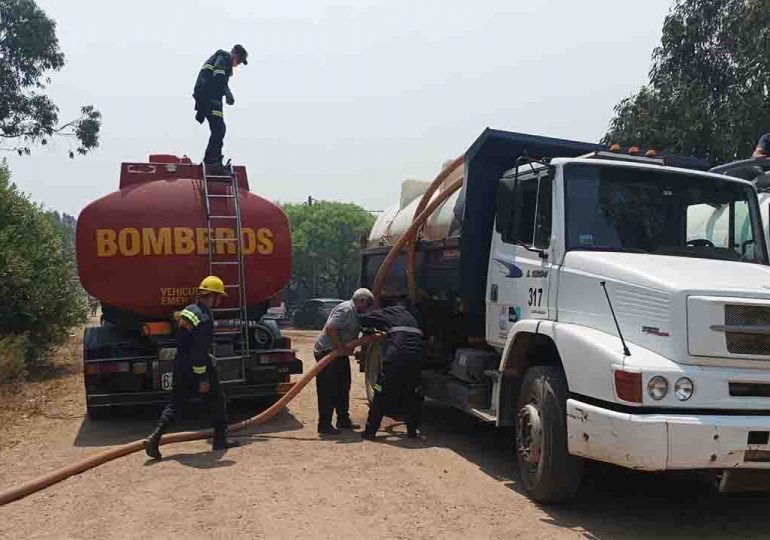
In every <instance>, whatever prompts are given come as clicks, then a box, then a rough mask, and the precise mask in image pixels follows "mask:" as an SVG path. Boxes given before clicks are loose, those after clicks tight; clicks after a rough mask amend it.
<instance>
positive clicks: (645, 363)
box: [538, 321, 673, 403]
mask: <svg viewBox="0 0 770 540" xmlns="http://www.w3.org/2000/svg"><path fill="white" fill-rule="evenodd" d="M538 332H539V333H541V334H544V335H547V336H548V337H549V338H550V339H551V340H552V341H553V343H554V345H555V347H556V350H557V351H558V355H559V357H560V358H561V363H562V368H563V369H564V373H565V375H566V377H567V384H568V387H569V392H570V394H579V395H585V396H590V397H592V398H595V399H601V400H603V401H607V402H611V403H612V402H615V401H616V397H615V380H614V376H613V372H614V371H615V370H616V369H617V368H618V367H628V368H637V369H647V370H649V369H654V368H662V369H666V368H668V369H670V368H671V367H672V365H673V363H672V362H671V361H670V360H668V359H666V358H665V357H663V356H661V355H659V354H658V353H656V352H654V351H651V350H649V349H647V348H645V347H640V346H639V345H636V344H634V343H628V347H629V349H630V351H631V356H630V357H625V356H624V355H623V346H622V344H621V342H620V338H619V337H618V336H617V335H616V334H608V333H607V332H602V331H601V330H596V329H595V328H589V327H586V326H581V325H577V324H571V323H561V322H553V321H543V323H542V324H541V325H539V327H538Z"/></svg>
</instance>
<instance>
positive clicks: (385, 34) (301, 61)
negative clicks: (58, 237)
mask: <svg viewBox="0 0 770 540" xmlns="http://www.w3.org/2000/svg"><path fill="white" fill-rule="evenodd" d="M37 1H38V4H39V5H40V6H41V7H42V8H43V9H44V10H45V11H46V12H47V13H48V15H49V16H51V17H53V18H54V19H55V20H56V21H57V23H58V27H57V31H58V36H59V40H60V45H61V48H62V50H63V51H64V53H65V54H66V60H67V64H66V66H65V68H64V69H63V70H62V71H60V72H58V73H54V74H52V77H53V81H52V84H51V85H50V87H49V91H50V94H51V95H52V96H53V98H54V99H55V101H56V102H57V104H58V105H59V106H60V109H61V118H62V120H67V119H70V118H72V117H74V116H75V115H76V112H77V109H78V107H79V106H80V105H83V104H93V105H95V106H96V107H97V108H98V109H99V110H101V112H102V113H103V115H104V125H103V129H102V138H101V147H100V148H99V149H98V150H96V151H95V152H94V153H93V154H91V155H89V156H86V157H77V158H76V159H75V160H74V161H72V160H69V159H68V158H67V157H66V152H67V150H68V148H69V143H68V142H67V141H63V140H59V141H58V142H56V143H55V144H53V145H50V146H49V147H48V148H40V149H37V150H36V151H35V152H34V153H33V155H32V156H31V157H23V158H19V157H15V156H14V155H9V156H8V159H9V162H10V165H11V168H12V171H13V176H14V180H15V181H16V182H17V183H18V184H19V185H20V186H21V187H22V189H24V190H25V191H27V192H28V193H30V194H31V196H32V198H33V199H34V200H36V201H39V202H42V203H44V204H45V205H47V206H48V207H50V208H54V209H58V210H60V211H65V212H68V213H71V214H75V215H77V214H78V213H79V212H80V210H81V209H82V208H83V207H84V206H85V205H86V204H88V203H89V202H90V201H92V200H93V199H96V198H98V197H100V196H102V195H104V194H106V193H109V192H111V191H114V190H115V189H116V188H117V183H118V171H119V164H120V162H122V161H144V160H146V156H147V155H148V154H149V153H151V152H152V153H175V154H179V155H181V154H187V155H189V156H190V157H191V158H192V159H193V161H196V162H197V161H200V159H201V157H202V155H203V149H204V147H205V143H206V140H207V137H208V127H207V126H206V125H205V124H204V125H203V126H201V125H199V124H197V123H196V122H195V120H194V118H193V117H194V111H193V101H192V97H191V95H190V94H191V92H192V86H193V84H194V81H195V77H196V76H197V73H198V70H199V69H200V66H201V64H202V63H203V61H204V60H205V59H206V58H207V57H208V56H209V55H211V54H212V53H213V52H214V51H215V50H216V49H218V48H225V49H228V50H229V49H230V48H231V46H232V45H233V44H234V43H236V42H239V43H242V44H243V45H244V46H245V47H246V49H247V50H248V51H249V65H248V66H241V67H239V68H237V69H236V71H235V74H234V76H233V77H232V78H231V80H230V87H231V89H232V91H233V94H234V95H235V99H236V103H235V106H234V107H226V109H225V120H226V122H227V138H226V139H225V149H224V152H225V155H226V156H232V157H233V161H234V162H236V163H242V164H245V165H246V166H247V167H248V172H249V178H250V181H251V189H252V191H254V192H256V193H259V194H261V195H263V196H265V197H267V198H270V199H278V200H281V201H300V200H304V199H306V197H307V196H308V195H312V196H313V197H315V198H319V199H333V200H343V201H352V202H356V203H359V204H361V205H363V206H365V207H366V208H368V209H373V210H377V209H382V208H384V207H386V206H389V205H390V204H391V203H393V202H395V201H396V200H397V197H398V191H399V186H400V182H401V181H402V180H403V179H404V178H407V177H410V178H420V179H430V178H432V177H433V176H435V174H436V173H437V172H438V169H439V167H440V165H441V163H442V162H443V161H444V160H446V159H448V158H450V157H454V156H456V155H459V154H461V153H462V152H463V151H464V150H465V149H467V147H468V146H470V144H471V143H472V142H473V141H474V139H475V138H476V137H477V136H478V135H479V134H480V133H481V132H482V131H483V129H484V128H485V127H487V126H489V127H494V128H499V129H507V130H511V131H521V132H526V133H534V134H539V135H548V136H554V137H562V138H572V139H577V140H585V141H597V140H598V139H599V138H600V137H601V136H602V134H603V133H604V132H605V130H606V127H607V123H608V121H609V119H610V118H611V115H612V108H613V106H614V105H615V104H616V103H617V101H618V100H620V99H621V98H623V97H626V96H628V95H630V94H631V93H633V92H634V91H636V90H637V89H638V88H639V86H640V85H642V84H643V83H644V82H645V81H646V76H647V72H648V69H649V65H650V55H651V52H652V49H653V48H654V47H655V46H656V45H657V44H658V42H659V39H660V31H661V26H662V23H663V18H664V17H665V15H666V13H667V12H668V9H669V6H670V5H671V0H647V1H645V2H634V3H630V2H617V1H614V2H609V1H592V0H584V1H582V2H575V1H568V0H527V1H523V0H487V1H484V0H479V1H477V2H470V1H467V0H463V1H460V0H444V1H438V0H434V1H426V0H412V1H402V0H390V1H385V0H351V1H348V2H341V1H322V0H294V1H291V0H283V1H273V0H258V1H255V0H251V1H247V0H230V1H228V2H221V1H214V0H208V1H193V0H186V1H182V0H178V1H169V0H164V1H157V0H156V1H153V2H150V1H147V0H133V1H130V2H123V1H121V2H113V1H101V2H99V1H95V0H66V1H65V0H37Z"/></svg>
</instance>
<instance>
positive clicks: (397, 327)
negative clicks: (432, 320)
mask: <svg viewBox="0 0 770 540" xmlns="http://www.w3.org/2000/svg"><path fill="white" fill-rule="evenodd" d="M361 326H363V327H364V328H372V329H374V330H378V331H380V332H384V333H385V336H386V338H385V346H384V349H383V353H382V370H381V372H380V374H379V376H378V377H377V382H376V384H374V398H373V399H372V404H371V407H369V417H368V418H367V420H366V429H365V430H364V432H363V433H362V434H361V436H362V437H363V438H364V439H368V440H374V438H375V435H376V433H377V430H378V429H379V428H380V423H381V422H382V417H383V416H384V415H386V414H394V413H395V414H399V413H403V416H404V420H405V422H406V432H407V436H408V437H409V438H410V439H413V438H416V437H417V436H418V432H417V429H418V428H419V427H420V409H421V408H422V402H423V397H422V395H421V394H420V382H421V377H422V366H423V354H422V331H421V330H420V327H419V325H418V323H417V318H416V317H415V315H414V313H412V312H411V311H410V310H409V306H408V303H404V304H403V305H397V306H390V307H385V308H383V309H378V310H375V311H370V312H369V313H367V314H366V315H363V316H361Z"/></svg>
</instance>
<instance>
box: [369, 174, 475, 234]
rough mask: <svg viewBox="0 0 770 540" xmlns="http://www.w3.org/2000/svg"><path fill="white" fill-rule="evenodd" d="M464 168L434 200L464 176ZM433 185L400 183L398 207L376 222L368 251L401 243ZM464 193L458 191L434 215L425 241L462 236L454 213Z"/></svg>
mask: <svg viewBox="0 0 770 540" xmlns="http://www.w3.org/2000/svg"><path fill="white" fill-rule="evenodd" d="M463 172H464V170H463V167H458V168H457V169H456V170H455V171H453V172H452V174H450V175H449V177H447V179H446V180H444V182H443V183H442V184H441V187H440V188H439V189H438V190H436V193H434V194H433V197H432V198H431V200H433V198H436V197H438V196H439V194H440V193H441V192H442V191H443V190H444V189H445V188H446V187H447V186H449V185H450V184H451V183H452V182H454V181H455V180H457V179H458V178H460V177H461V176H462V175H463ZM429 185H430V182H423V181H418V180H405V181H403V182H402V183H401V197H400V201H399V204H394V205H393V206H390V207H388V208H387V209H386V210H385V211H384V212H383V213H382V214H380V216H379V217H378V218H377V221H376V222H375V224H374V226H373V227H372V230H371V232H370V233H369V242H368V246H367V247H376V246H389V245H392V244H394V243H395V242H397V241H398V239H399V238H400V237H401V235H403V234H404V232H405V231H406V230H407V229H408V228H409V226H410V225H411V224H412V219H413V217H414V212H415V210H417V205H418V204H420V199H421V198H422V195H423V193H425V191H426V190H427V189H428V186H429ZM461 192H462V190H458V191H456V192H455V193H454V194H452V196H451V197H449V199H447V200H446V201H445V202H444V203H443V204H441V206H439V207H438V208H437V209H436V211H435V212H433V214H432V215H431V217H430V218H428V221H427V223H426V224H425V229H424V234H423V237H422V238H423V239H424V240H442V239H445V238H449V237H450V236H459V233H460V231H459V228H458V227H452V223H453V222H456V221H457V218H456V217H455V214H454V210H455V205H456V204H457V199H458V197H459V196H460V193H461Z"/></svg>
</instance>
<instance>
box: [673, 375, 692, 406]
mask: <svg viewBox="0 0 770 540" xmlns="http://www.w3.org/2000/svg"><path fill="white" fill-rule="evenodd" d="M694 391H695V385H694V384H693V383H692V381H691V380H690V379H688V378H687V377H682V378H681V379H678V380H677V381H676V382H675V383H674V395H675V396H676V399H678V400H679V401H687V400H688V399H690V398H691V397H692V394H693V392H694Z"/></svg>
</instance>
